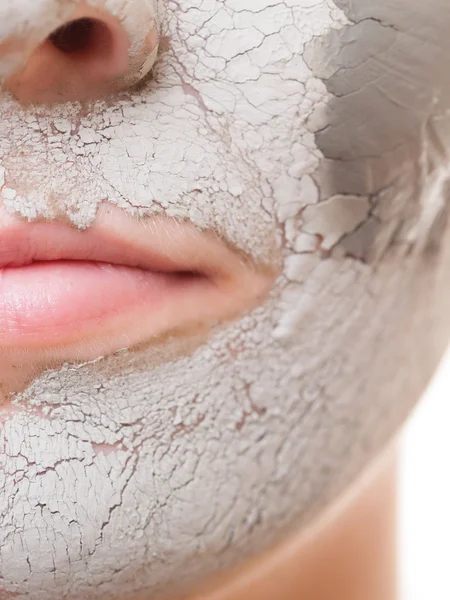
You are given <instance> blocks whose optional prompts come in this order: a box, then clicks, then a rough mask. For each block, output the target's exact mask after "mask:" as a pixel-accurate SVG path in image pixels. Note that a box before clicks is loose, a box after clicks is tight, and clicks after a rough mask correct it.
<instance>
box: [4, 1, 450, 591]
mask: <svg viewBox="0 0 450 600" xmlns="http://www.w3.org/2000/svg"><path fill="white" fill-rule="evenodd" d="M40 3H41V2H40V0H39V2H36V1H34V2H24V1H22V2H19V3H17V2H15V3H9V4H6V8H5V6H3V7H2V8H1V9H0V11H1V13H2V23H3V25H2V27H3V29H5V27H6V32H5V35H9V34H10V32H11V31H13V27H12V25H11V27H10V29H8V27H7V26H8V24H13V25H14V27H19V28H20V26H25V24H26V22H27V19H28V18H29V15H31V14H32V12H33V11H37V10H38V8H39V7H37V5H39V4H40ZM41 4H42V5H43V4H44V3H43V2H42V3H41ZM59 4H64V3H63V2H62V3H59ZM69 4H71V6H70V9H72V8H73V6H74V4H73V3H69V2H67V5H69ZM119 4H120V5H121V7H122V8H121V9H120V10H119ZM142 4H143V5H144V4H145V3H144V2H142ZM110 5H111V6H109V8H110V10H111V11H112V12H113V13H114V14H117V16H118V18H120V19H121V20H124V19H126V15H127V5H126V3H117V6H115V5H114V3H113V2H110ZM122 5H123V6H122ZM146 6H147V5H146ZM55 10H56V9H55V7H54V6H53V5H51V3H50V2H49V3H48V11H47V12H48V14H47V17H48V19H49V21H51V20H52V18H53V17H54V14H55V12H54V11H55ZM151 10H153V11H154V13H155V15H156V16H157V22H158V27H159V28H160V32H161V43H160V48H159V58H158V60H157V62H156V64H155V66H154V69H153V74H152V75H151V76H146V77H145V78H144V79H143V80H142V81H141V82H140V84H139V85H138V86H136V87H131V88H128V89H127V90H125V91H122V92H121V93H119V94H118V95H117V96H114V97H113V96H111V97H107V98H105V99H103V100H99V101H97V102H95V103H90V104H86V103H77V102H73V103H66V104H61V105H54V106H51V107H49V106H46V105H40V106H35V107H33V106H28V107H26V108H25V107H21V106H20V105H19V103H18V102H17V101H16V100H15V99H14V98H13V97H12V96H11V95H10V94H8V93H6V92H4V93H3V94H2V95H1V96H0V153H1V154H0V157H1V173H2V179H1V183H2V185H3V188H2V196H1V203H2V210H3V211H4V214H5V215H6V214H7V215H8V216H9V217H11V216H12V217H14V218H16V217H18V218H21V219H25V220H30V221H36V220H43V219H45V220H49V221H52V220H61V219H65V220H70V222H71V223H72V224H73V225H75V226H76V227H79V228H82V229H83V228H87V229H89V228H90V227H91V226H92V225H93V224H94V223H95V221H96V215H97V211H98V210H99V207H104V206H114V207H118V208H119V209H121V211H123V212H122V213H121V214H123V215H124V218H125V216H126V217H127V218H128V217H130V216H132V217H133V218H136V219H137V218H138V219H139V220H142V221H145V220H146V219H149V220H151V219H152V218H154V215H163V216H170V217H173V218H174V219H176V220H177V221H180V222H181V221H183V222H185V221H188V222H189V223H191V224H192V225H193V226H195V228H197V229H198V230H199V231H204V230H208V231H215V232H217V233H218V234H219V236H220V237H221V238H222V239H225V240H227V243H229V245H230V246H232V247H234V248H236V249H238V251H240V252H242V255H243V256H244V255H245V256H247V257H248V256H250V257H252V259H253V260H254V261H255V264H258V265H264V266H266V267H268V268H272V269H273V271H274V272H276V273H277V274H278V275H277V278H276V280H275V281H274V283H273V286H272V288H271V290H270V292H269V293H268V294H267V295H266V296H265V298H264V300H261V302H260V303H259V305H258V306H257V307H256V308H254V309H252V310H248V311H246V312H244V313H242V314H240V315H239V317H238V318H237V319H232V320H230V321H227V322H218V323H216V324H214V325H211V324H210V325H209V326H208V330H207V332H206V333H205V331H204V330H202V333H201V335H199V333H198V330H195V331H193V332H190V333H189V332H188V333H184V334H183V335H182V336H175V337H173V338H172V337H165V338H164V339H162V340H158V341H157V342H155V343H152V344H149V345H146V346H145V347H143V348H138V349H129V348H123V349H120V351H119V352H116V353H114V354H113V355H111V356H101V357H100V356H99V357H95V358H94V360H88V361H84V362H82V363H80V362H75V361H69V362H66V363H64V364H59V365H56V366H54V368H50V367H49V365H46V366H45V368H44V367H43V368H42V369H40V370H39V372H36V373H35V374H34V375H33V379H32V381H30V382H29V383H28V385H27V386H26V388H25V389H22V390H21V391H16V393H15V394H14V395H13V396H8V401H7V402H5V403H4V405H3V413H2V425H1V430H0V449H1V454H0V490H1V491H0V589H1V590H4V596H5V597H6V598H9V597H15V598H19V599H25V598H27V599H29V600H43V599H45V600H48V599H51V598H62V597H64V598H70V599H78V598H80V599H81V598H82V599H84V600H97V599H99V600H100V599H106V598H108V600H114V599H118V598H127V597H132V595H133V594H135V593H139V592H142V593H144V592H145V593H147V594H149V595H150V596H151V597H152V598H157V597H158V594H159V593H160V592H161V593H162V592H164V593H166V594H167V593H168V592H169V591H170V590H171V589H172V588H174V587H175V585H177V586H178V585H184V584H186V585H187V584H190V583H192V582H194V581H196V580H198V579H199V578H200V577H203V576H205V575H207V574H210V573H213V572H214V571H216V570H217V569H222V568H226V567H228V566H230V565H232V564H235V563H237V562H238V561H241V560H243V559H244V558H245V557H247V556H250V555H251V554H253V553H255V552H259V551H261V550H262V549H263V548H265V547H267V546H268V545H269V544H271V543H273V542H275V541H276V540H278V539H280V538H281V537H282V536H283V535H284V534H285V533H286V532H287V531H292V528H302V527H304V526H305V525H306V524H308V523H309V522H310V521H311V519H312V518H313V517H315V516H316V515H318V514H319V513H320V512H321V511H323V510H324V508H325V507H327V506H328V505H329V504H330V503H331V502H332V501H333V500H334V499H335V498H336V497H337V495H338V494H339V493H340V492H341V491H342V490H344V488H345V487H346V486H348V485H349V484H350V483H351V482H352V481H353V480H354V479H355V477H356V476H357V475H358V474H359V473H360V472H361V471H362V470H363V468H364V467H365V466H366V465H367V464H368V463H369V462H370V460H371V459H373V458H374V457H375V455H376V454H377V453H379V452H380V450H381V449H382V448H383V447H384V446H385V444H386V443H387V441H388V440H389V439H390V438H391V437H392V436H393V434H394V433H395V432H396V431H397V429H398V427H399V425H400V424H401V423H402V422H403V420H404V419H405V417H406V415H407V414H408V412H409V410H410V409H411V407H412V405H413V404H414V402H415V401H416V400H417V399H418V397H419V396H420V394H421V392H422V390H423V388H424V386H425V384H426V382H427V381H428V379H429V377H430V375H431V373H432V371H433V369H434V368H435V366H436V364H437V361H438V359H439V357H440V355H441V353H442V351H443V348H444V347H445V344H446V343H447V337H448V325H449V323H448V316H447V315H448V308H447V304H448V293H447V292H448V289H449V281H448V279H449V275H448V259H449V237H448V234H447V213H448V207H447V184H448V178H449V174H450V168H449V161H448V149H449V141H448V131H449V125H450V123H449V120H448V116H447V110H448V97H449V89H450V87H449V86H450V79H449V74H448V68H447V65H448V55H449V54H450V43H449V41H448V28H449V26H450V12H449V10H448V8H447V3H446V2H445V0H430V1H429V2H428V3H427V4H426V6H425V5H424V3H422V2H419V1H418V0H414V1H413V0H396V1H395V2H391V1H388V0H379V1H378V2H373V1H372V0H354V1H350V0H334V1H332V0H320V1H314V2H311V1H309V0H283V1H281V0H280V1H278V0H270V2H269V1H266V0H260V1H259V2H253V1H252V0H240V1H239V2H235V1H234V0H226V1H225V2H219V1H218V0H209V1H208V2H204V1H201V2H200V1H197V0H189V1H188V0H181V1H180V2H176V3H175V2H171V1H169V0H168V1H167V2H165V1H163V2H161V3H160V4H159V5H158V6H156V5H155V6H153V5H152V6H151ZM114 11H115V12H114ZM119 13H120V14H119ZM2 31H3V30H2ZM44 362H45V361H44ZM0 376H1V374H0ZM0 596H1V593H0Z"/></svg>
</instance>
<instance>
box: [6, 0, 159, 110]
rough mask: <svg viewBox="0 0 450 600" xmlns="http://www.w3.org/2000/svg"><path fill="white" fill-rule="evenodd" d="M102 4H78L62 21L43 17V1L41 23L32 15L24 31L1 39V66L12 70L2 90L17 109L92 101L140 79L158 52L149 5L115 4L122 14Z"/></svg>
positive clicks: (135, 2)
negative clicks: (30, 105) (12, 98)
mask: <svg viewBox="0 0 450 600" xmlns="http://www.w3.org/2000/svg"><path fill="white" fill-rule="evenodd" d="M1 1H2V0H0V2H1ZM37 1H38V2H39V1H40V0H37ZM19 2H20V0H19ZM106 2H107V0H104V3H103V4H102V3H101V2H97V3H96V5H95V7H94V6H90V5H87V4H85V3H81V4H78V6H77V7H76V9H75V10H72V11H71V12H69V13H68V14H66V17H65V18H64V19H63V20H61V19H55V17H54V15H52V16H51V17H52V18H50V19H49V18H48V12H49V11H48V2H47V4H46V12H45V14H43V15H42V19H40V15H39V12H38V11H33V15H32V16H33V19H32V21H33V22H32V23H31V25H29V26H28V28H26V27H25V28H22V31H20V33H17V32H16V33H12V34H10V35H8V37H7V38H6V39H5V40H4V41H3V42H2V41H1V40H0V62H1V63H2V64H3V65H8V64H9V65H12V68H11V67H10V68H11V70H10V72H9V73H8V74H7V75H6V76H5V77H4V78H3V86H4V88H6V89H7V90H9V91H10V92H11V93H12V94H13V95H14V96H15V97H16V98H17V99H18V100H19V102H21V103H22V104H43V103H45V104H52V103H55V102H67V101H76V100H80V101H82V100H90V99H97V98H100V97H102V96H105V95H107V94H109V93H111V92H113V91H118V90H120V89H121V88H124V87H127V86H129V85H132V84H133V83H135V82H137V81H138V80H139V79H141V78H142V77H143V76H144V75H145V74H146V73H147V72H148V71H149V70H150V69H151V67H152V66H153V63H154V60H155V58H156V54H157V48H158V32H157V26H156V15H155V12H154V11H153V10H152V7H151V2H148V0H145V1H144V0H143V1H142V2H141V1H140V0H131V1H130V2H121V3H118V4H120V5H123V7H124V8H123V9H122V13H121V14H114V13H113V12H111V11H109V10H108V8H107V6H106ZM62 3H63V4H64V0H62ZM44 4H45V3H44ZM58 6H59V7H61V1H59V2H58ZM72 6H73V3H72ZM24 11H25V13H26V10H25V9H24ZM53 12H54V13H55V14H58V13H59V14H61V10H55V11H53ZM42 23H46V26H45V25H44V26H42Z"/></svg>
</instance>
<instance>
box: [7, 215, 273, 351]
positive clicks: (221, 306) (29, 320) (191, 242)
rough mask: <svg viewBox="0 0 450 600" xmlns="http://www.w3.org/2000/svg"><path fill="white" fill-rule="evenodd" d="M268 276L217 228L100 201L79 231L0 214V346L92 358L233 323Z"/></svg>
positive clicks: (261, 292)
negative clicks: (136, 213)
mask: <svg viewBox="0 0 450 600" xmlns="http://www.w3.org/2000/svg"><path fill="white" fill-rule="evenodd" d="M273 279H274V273H273V271H271V270H269V269H264V268H258V267H256V266H255V265H254V264H252V263H251V261H249V260H247V259H246V258H245V257H243V256H241V255H240V254H239V253H238V252H235V251H234V250H231V249H230V248H229V247H228V245H227V244H225V243H224V242H223V241H222V240H220V239H219V237H218V236H217V235H215V234H214V233H213V232H199V231H198V230H197V229H196V228H195V227H194V226H192V225H190V224H188V223H181V222H179V221H176V220H174V219H170V218H166V217H152V218H149V219H146V220H138V219H135V218H133V217H131V216H129V215H127V214H125V213H123V211H121V210H120V209H118V208H115V207H112V206H109V205H103V206H102V207H101V208H100V210H99V214H98V216H97V218H96V221H95V223H94V224H93V225H92V226H91V227H89V228H88V229H86V230H84V231H81V230H78V229H75V228H73V227H72V226H70V225H67V224H62V223H56V222H35V223H24V222H22V221H20V220H16V219H15V218H13V217H11V216H8V215H6V213H3V212H0V348H1V350H2V351H5V350H6V351H8V349H11V350H12V351H16V350H19V351H20V350H26V351H29V350H31V351H37V352H39V351H44V350H45V351H48V350H49V349H60V350H61V349H63V353H64V355H63V356H64V359H65V360H71V359H77V360H80V359H81V360H91V359H94V358H97V357H99V356H102V355H106V354H111V353H113V352H115V351H117V350H119V349H121V348H124V347H127V348H130V347H133V346H137V345H139V344H142V343H146V342H150V341H151V340H152V339H154V338H158V337H160V336H163V335H165V334H167V333H170V332H172V331H177V330H184V329H189V328H192V327H196V326H211V325H212V324H213V323H217V322H222V321H226V320H229V319H233V318H235V317H237V316H238V315H239V314H241V313H242V312H243V311H245V310H246V309H250V308H253V307H254V306H255V305H257V304H258V303H259V302H260V301H261V300H262V299H263V298H264V297H265V296H266V294H267V292H268V290H269V289H270V287H271V285H272V282H273Z"/></svg>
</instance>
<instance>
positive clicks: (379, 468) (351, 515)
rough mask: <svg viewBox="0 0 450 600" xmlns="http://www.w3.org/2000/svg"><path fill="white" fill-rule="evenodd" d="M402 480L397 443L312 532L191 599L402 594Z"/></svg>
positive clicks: (344, 599)
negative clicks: (398, 567)
mask: <svg viewBox="0 0 450 600" xmlns="http://www.w3.org/2000/svg"><path fill="white" fill-rule="evenodd" d="M396 484H397V464H396V460H395V451H394V450H393V449H392V450H390V451H389V452H388V454H386V456H384V457H383V458H382V460H381V461H378V463H377V465H376V467H375V468H373V467H372V470H371V472H369V473H368V474H366V477H365V479H364V481H363V482H361V481H360V482H358V483H357V484H356V485H355V486H353V487H352V489H351V490H350V491H348V492H347V493H346V494H345V495H344V497H343V498H341V499H339V501H338V502H337V503H336V505H335V506H333V507H332V508H331V509H330V510H328V511H327V513H326V514H325V515H324V516H322V517H321V518H320V519H319V520H318V521H317V522H316V523H314V524H313V526H311V527H310V528H309V529H308V531H306V532H304V533H300V534H297V535H295V534H294V535H292V536H290V539H289V540H286V541H285V542H283V543H282V544H280V545H279V546H278V547H277V548H275V549H272V550H269V551H268V552H266V553H265V554H264V555H263V556H261V557H259V558H257V559H255V560H253V561H252V562H250V563H249V564H247V565H245V566H243V567H241V568H239V569H237V570H236V571H235V572H234V573H230V574H227V575H225V576H223V577H221V578H220V579H218V581H217V582H214V584H207V585H205V590H204V591H202V592H198V593H195V594H193V595H188V596H186V599H187V598H189V600H277V599H279V598H283V600H305V599H307V600H329V599H330V600H331V599H335V600H380V598H383V600H395V599H396V598H397V574H396V564H397V538H396V513H397V504H396ZM183 598H184V597H183Z"/></svg>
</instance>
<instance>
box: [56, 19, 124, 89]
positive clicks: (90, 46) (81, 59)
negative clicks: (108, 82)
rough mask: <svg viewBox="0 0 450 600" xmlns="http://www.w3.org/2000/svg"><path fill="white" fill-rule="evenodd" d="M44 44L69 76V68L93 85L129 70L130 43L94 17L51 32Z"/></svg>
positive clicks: (117, 31) (116, 30) (67, 24)
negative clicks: (63, 64)
mask: <svg viewBox="0 0 450 600" xmlns="http://www.w3.org/2000/svg"><path fill="white" fill-rule="evenodd" d="M45 44H46V45H50V46H51V48H52V49H53V50H54V51H56V52H58V53H60V55H61V58H63V59H64V62H65V68H66V69H68V71H67V72H68V73H69V74H70V72H71V69H77V70H80V69H81V70H82V71H83V72H84V74H85V75H86V76H87V77H88V78H89V79H90V80H91V82H92V83H94V84H95V82H96V80H97V82H98V83H101V82H102V80H104V79H105V78H108V77H119V76H120V75H123V74H124V73H125V72H126V71H127V69H128V47H129V40H128V38H127V36H126V35H125V33H124V32H123V30H121V29H120V28H119V27H118V26H117V24H116V23H114V24H113V25H112V26H110V25H108V24H107V23H105V22H104V21H102V20H100V19H97V18H90V17H83V18H80V19H74V20H73V21H69V22H67V23H65V24H64V25H62V26H61V27H58V29H56V30H55V31H53V32H52V33H51V34H50V35H49V36H48V38H47V40H46V42H45Z"/></svg>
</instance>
